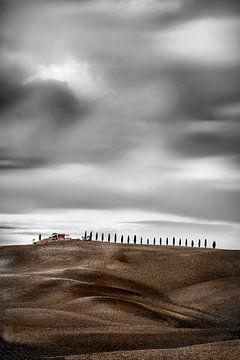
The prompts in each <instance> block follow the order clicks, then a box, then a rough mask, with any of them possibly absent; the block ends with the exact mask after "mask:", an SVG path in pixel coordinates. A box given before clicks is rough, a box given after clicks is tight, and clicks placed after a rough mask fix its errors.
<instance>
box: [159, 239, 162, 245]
mask: <svg viewBox="0 0 240 360" xmlns="http://www.w3.org/2000/svg"><path fill="white" fill-rule="evenodd" d="M159 245H162V238H161V237H160V239H159Z"/></svg>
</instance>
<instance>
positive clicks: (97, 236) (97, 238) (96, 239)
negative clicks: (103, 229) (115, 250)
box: [96, 232, 98, 241]
mask: <svg viewBox="0 0 240 360" xmlns="http://www.w3.org/2000/svg"><path fill="white" fill-rule="evenodd" d="M97 240H98V232H96V241H97Z"/></svg>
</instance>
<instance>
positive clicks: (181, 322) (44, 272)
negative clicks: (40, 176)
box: [0, 240, 240, 360]
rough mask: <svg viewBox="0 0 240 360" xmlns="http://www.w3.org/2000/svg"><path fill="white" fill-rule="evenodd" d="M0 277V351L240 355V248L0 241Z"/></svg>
mask: <svg viewBox="0 0 240 360" xmlns="http://www.w3.org/2000/svg"><path fill="white" fill-rule="evenodd" d="M0 286H1V295H0V309H1V310H0V315H1V317H0V318H1V322H0V336H1V344H0V354H1V353H2V357H1V358H3V359H4V358H6V359H7V358H10V359H13V360H14V359H40V358H42V359H48V358H58V359H59V358H61V359H69V360H70V359H72V360H74V359H75V360H76V359H104V360H107V359H167V360H170V359H192V358H195V359H204V360H207V359H214V360H219V359H220V360H221V359H222V360H223V359H224V360H227V359H238V358H240V350H239V349H240V341H239V340H238V339H239V329H240V303H239V298H240V251H227V250H212V249H199V248H194V249H192V248H184V247H173V246H161V247H160V246H144V245H143V246H140V245H127V244H110V243H105V242H96V241H92V242H84V241H74V240H68V241H61V242H55V243H54V242H52V243H49V244H37V245H27V246H26V245H25V246H5V247H0ZM7 356H8V357H7ZM210 356H211V357H210Z"/></svg>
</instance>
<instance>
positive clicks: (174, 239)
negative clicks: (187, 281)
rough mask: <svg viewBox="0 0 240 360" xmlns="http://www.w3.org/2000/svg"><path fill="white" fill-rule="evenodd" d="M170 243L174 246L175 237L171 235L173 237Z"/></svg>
mask: <svg viewBox="0 0 240 360" xmlns="http://www.w3.org/2000/svg"><path fill="white" fill-rule="evenodd" d="M172 244H173V246H175V237H173V239H172Z"/></svg>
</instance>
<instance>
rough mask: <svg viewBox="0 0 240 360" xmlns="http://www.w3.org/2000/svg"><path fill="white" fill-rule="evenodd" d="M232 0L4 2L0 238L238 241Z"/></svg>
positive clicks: (237, 8) (238, 126)
mask: <svg viewBox="0 0 240 360" xmlns="http://www.w3.org/2000/svg"><path fill="white" fill-rule="evenodd" d="M239 34H240V3H239V1H237V0H235V1H234V0H228V1H223V0H218V1H215V0H208V1H207V0H201V1H199V0H85V1H84V0H79V1H77V0H68V1H67V0H48V1H46V0H41V1H40V0H31V1H30V0H0V79H1V93H0V200H1V201H0V219H1V223H0V244H2V245H3V244H20V243H29V242H31V241H32V239H33V238H36V237H37V236H38V235H37V234H38V233H42V234H46V235H47V234H49V233H51V232H53V231H66V232H68V233H70V235H72V236H77V235H82V233H83V232H84V231H85V230H89V231H90V230H93V231H104V232H106V233H107V232H111V233H114V232H117V233H118V234H121V233H123V234H124V235H125V236H126V235H127V234H128V233H129V234H130V235H133V234H135V233H136V234H137V235H138V236H143V237H144V239H145V238H146V237H150V238H152V237H153V236H157V237H160V236H163V237H166V236H169V237H172V236H176V237H177V238H178V237H183V238H185V237H187V238H189V239H194V240H195V239H196V240H197V239H198V238H201V239H204V238H208V239H209V241H210V242H211V241H214V240H215V241H217V244H218V246H219V247H221V248H228V249H240V168H239V164H240V122H239V116H240V35H239Z"/></svg>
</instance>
